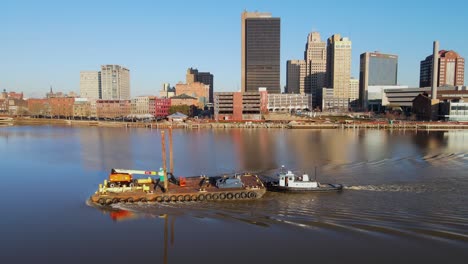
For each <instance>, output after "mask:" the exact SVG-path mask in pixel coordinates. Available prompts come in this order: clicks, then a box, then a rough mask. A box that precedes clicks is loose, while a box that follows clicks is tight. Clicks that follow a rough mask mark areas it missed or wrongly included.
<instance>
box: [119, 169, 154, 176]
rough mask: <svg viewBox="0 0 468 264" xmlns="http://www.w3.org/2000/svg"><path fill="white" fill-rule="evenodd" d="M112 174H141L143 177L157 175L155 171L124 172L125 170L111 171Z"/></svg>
mask: <svg viewBox="0 0 468 264" xmlns="http://www.w3.org/2000/svg"><path fill="white" fill-rule="evenodd" d="M112 173H128V174H143V175H157V174H158V173H157V172H156V171H144V170H126V169H112Z"/></svg>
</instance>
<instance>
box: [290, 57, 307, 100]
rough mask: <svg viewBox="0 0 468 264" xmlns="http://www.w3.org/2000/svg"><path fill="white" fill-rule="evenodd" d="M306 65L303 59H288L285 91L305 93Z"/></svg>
mask: <svg viewBox="0 0 468 264" xmlns="http://www.w3.org/2000/svg"><path fill="white" fill-rule="evenodd" d="M306 73H307V65H306V61H305V60H288V62H287V64H286V91H285V92H286V93H296V94H305V81H306V75H307V74H306Z"/></svg>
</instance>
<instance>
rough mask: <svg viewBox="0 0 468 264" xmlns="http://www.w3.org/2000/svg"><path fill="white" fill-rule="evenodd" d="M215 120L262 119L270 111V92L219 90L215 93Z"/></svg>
mask: <svg viewBox="0 0 468 264" xmlns="http://www.w3.org/2000/svg"><path fill="white" fill-rule="evenodd" d="M214 112H215V120H234V121H242V120H261V119H262V114H265V113H267V112H268V93H267V91H266V89H264V90H262V91H260V92H245V93H241V92H219V93H214Z"/></svg>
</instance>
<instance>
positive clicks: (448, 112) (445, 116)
mask: <svg viewBox="0 0 468 264" xmlns="http://www.w3.org/2000/svg"><path fill="white" fill-rule="evenodd" d="M439 107H440V119H442V120H445V121H464V122H468V102H464V101H458V102H444V103H441V104H440V106H439Z"/></svg>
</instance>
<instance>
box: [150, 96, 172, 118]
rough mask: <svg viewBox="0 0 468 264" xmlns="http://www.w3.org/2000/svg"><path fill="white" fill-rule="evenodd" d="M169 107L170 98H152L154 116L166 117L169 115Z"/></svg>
mask: <svg viewBox="0 0 468 264" xmlns="http://www.w3.org/2000/svg"><path fill="white" fill-rule="evenodd" d="M169 108H171V99H168V98H156V99H155V100H154V112H155V113H154V116H155V117H166V116H168V115H169Z"/></svg>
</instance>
